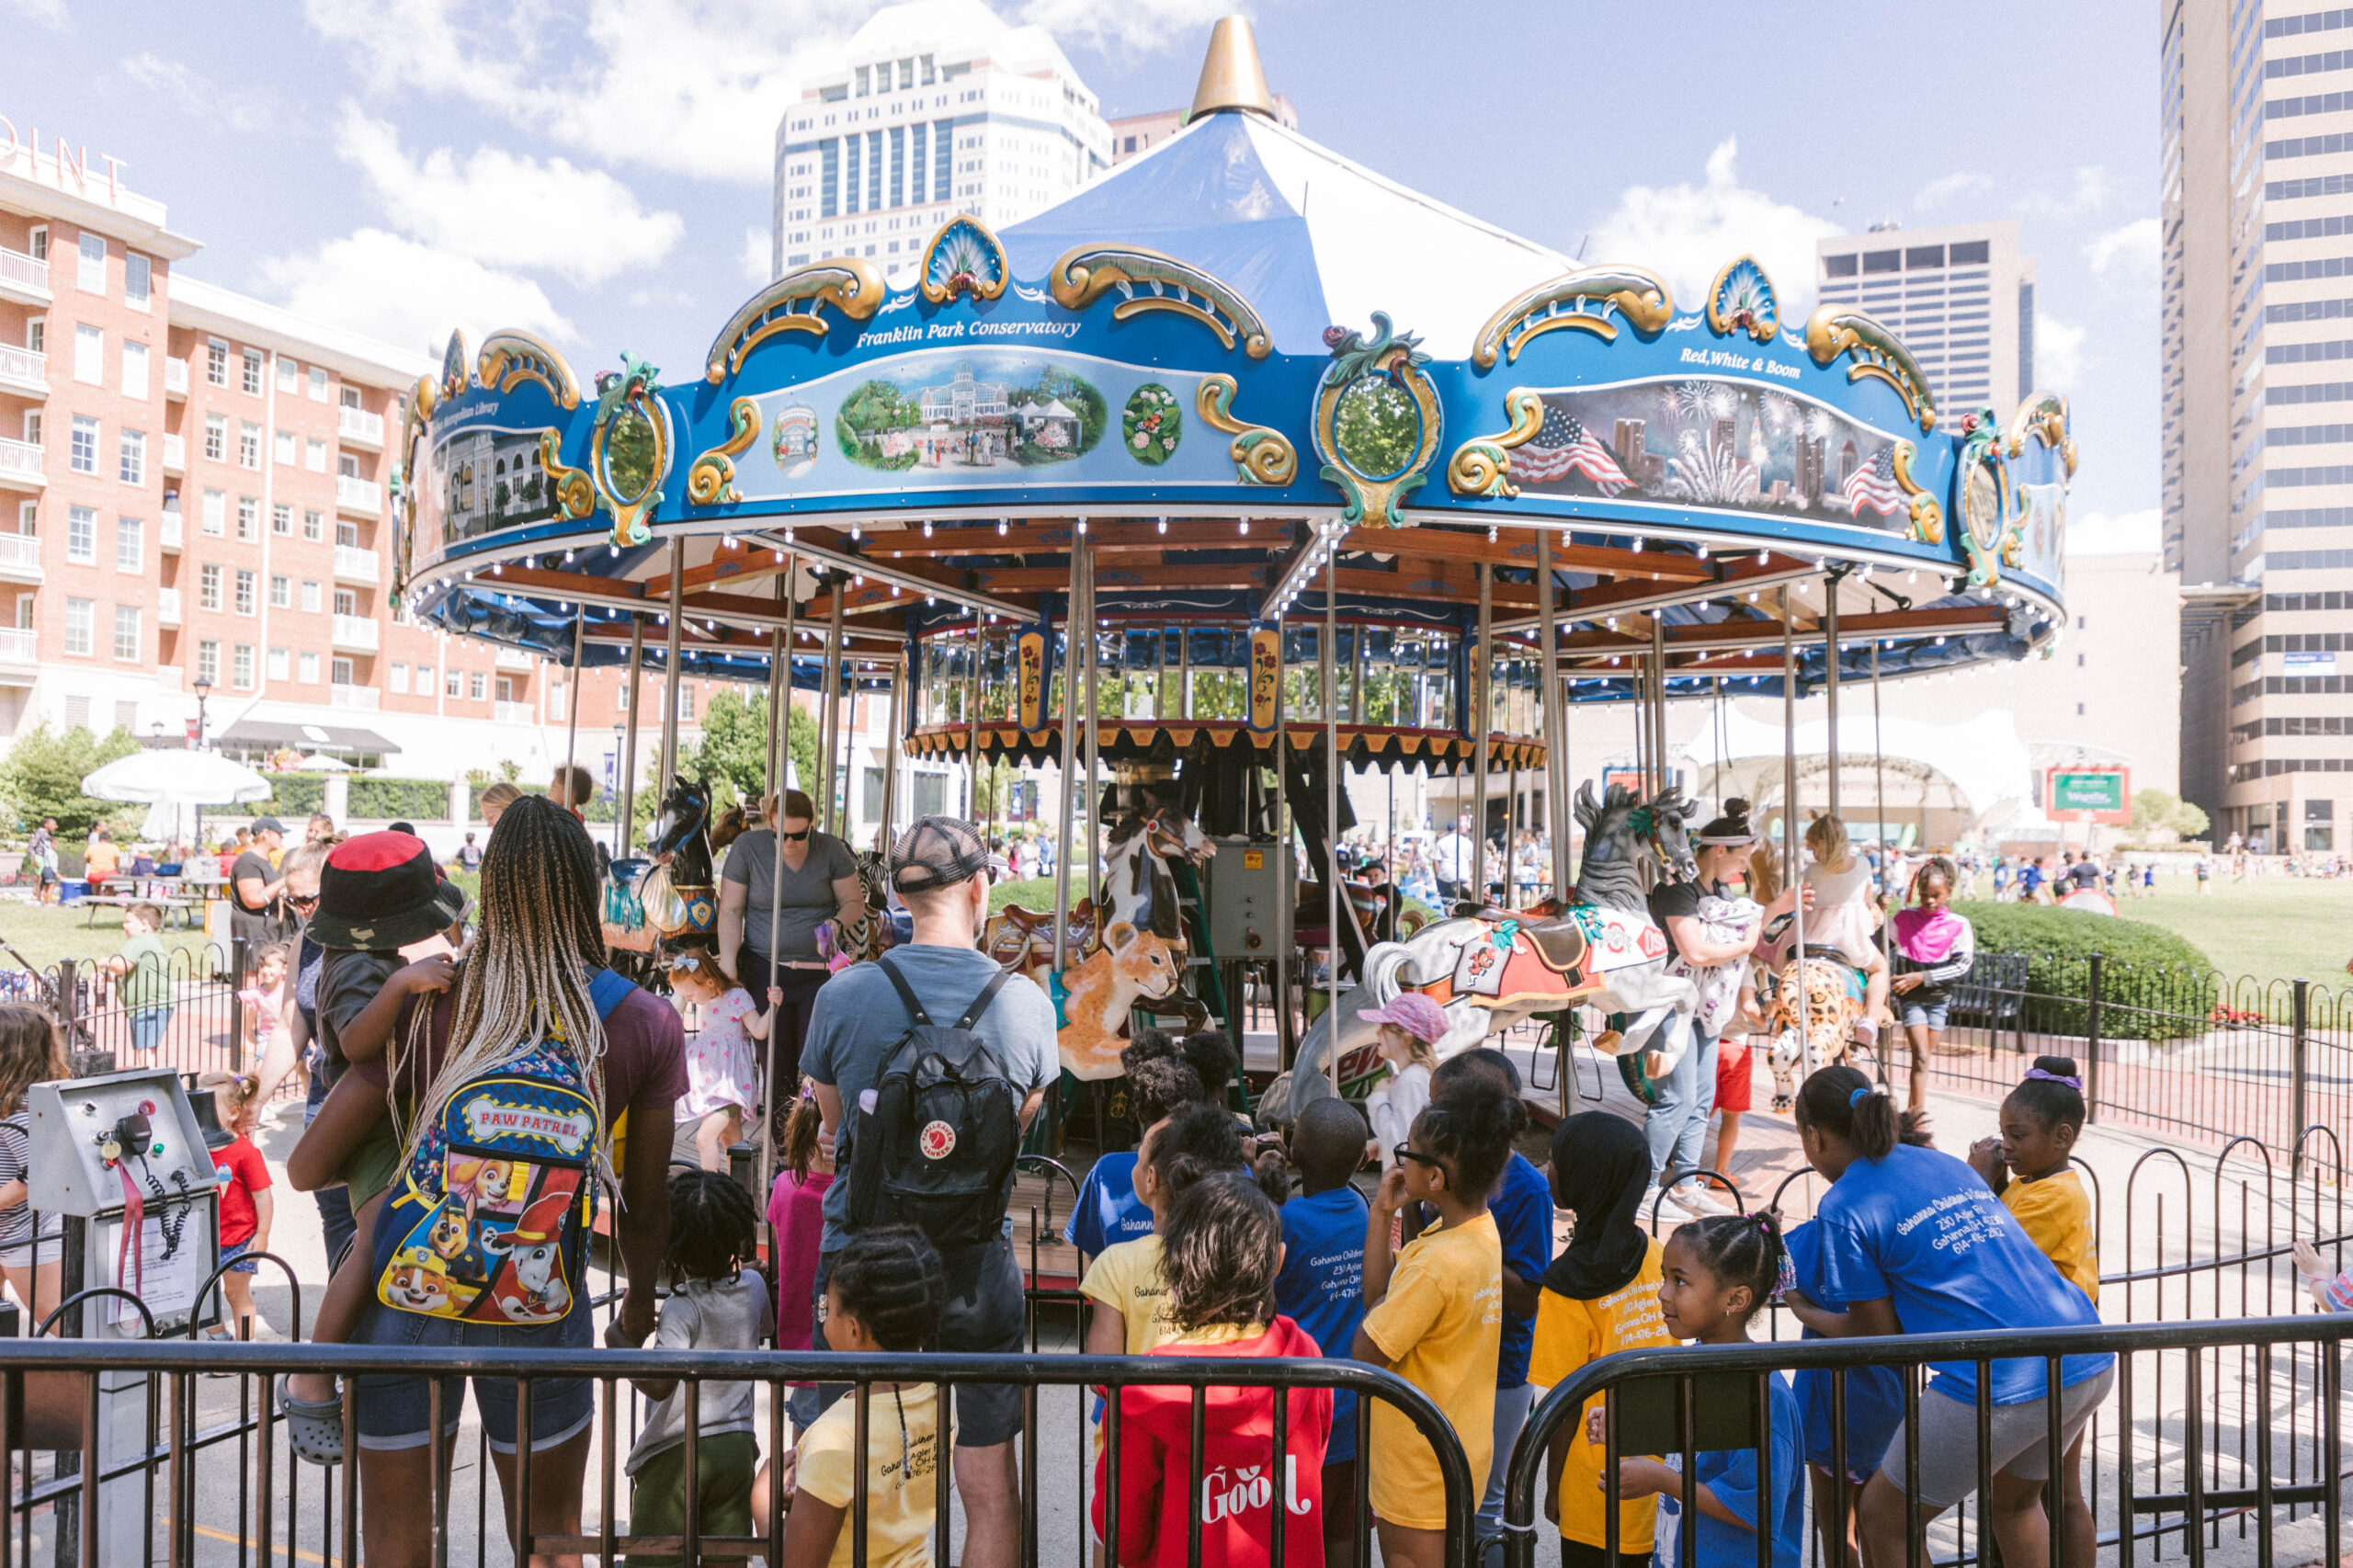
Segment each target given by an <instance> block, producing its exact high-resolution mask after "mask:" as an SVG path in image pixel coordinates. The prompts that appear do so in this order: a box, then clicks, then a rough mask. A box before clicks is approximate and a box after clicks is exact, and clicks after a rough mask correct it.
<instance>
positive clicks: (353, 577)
mask: <svg viewBox="0 0 2353 1568" xmlns="http://www.w3.org/2000/svg"><path fill="white" fill-rule="evenodd" d="M382 569H383V568H382V567H381V565H379V564H378V562H377V560H376V552H375V551H372V550H369V548H368V547H367V546H366V545H360V544H338V545H336V546H335V581H336V582H338V583H365V584H367V585H369V586H370V587H373V586H375V585H376V574H378V573H379V572H381V570H382Z"/></svg>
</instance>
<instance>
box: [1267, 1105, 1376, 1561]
mask: <svg viewBox="0 0 2353 1568" xmlns="http://www.w3.org/2000/svg"><path fill="white" fill-rule="evenodd" d="M1364 1137H1365V1123H1364V1118H1363V1117H1361V1116H1359V1115H1358V1113H1357V1112H1356V1111H1355V1110H1354V1109H1352V1108H1349V1106H1348V1105H1347V1104H1346V1103H1345V1102H1344V1101H1340V1100H1312V1101H1310V1102H1309V1103H1308V1105H1307V1107H1306V1108H1305V1109H1303V1110H1302V1111H1301V1112H1300V1113H1299V1120H1298V1122H1297V1124H1296V1125H1294V1126H1293V1127H1292V1128H1291V1134H1290V1163H1291V1165H1292V1167H1293V1168H1294V1169H1296V1170H1297V1171H1298V1172H1299V1176H1300V1192H1299V1196H1298V1197H1296V1198H1294V1199H1291V1200H1290V1202H1288V1203H1286V1204H1284V1205H1283V1267H1282V1272H1281V1273H1279V1274H1278V1275H1277V1276H1276V1277H1275V1306H1276V1309H1277V1310H1278V1311H1279V1312H1281V1313H1282V1314H1283V1315H1284V1316H1285V1317H1287V1318H1289V1319H1290V1320H1291V1321H1292V1322H1293V1323H1295V1324H1299V1326H1300V1327H1301V1329H1302V1330H1303V1331H1304V1332H1305V1333H1306V1334H1307V1335H1309V1336H1310V1337H1311V1338H1313V1340H1314V1341H1315V1343H1316V1344H1317V1345H1319V1346H1323V1349H1324V1355H1326V1356H1336V1357H1345V1356H1347V1353H1348V1347H1349V1346H1352V1345H1354V1344H1355V1343H1356V1337H1357V1324H1359V1323H1362V1322H1363V1321H1364V1231H1365V1221H1367V1220H1368V1219H1369V1218H1370V1213H1371V1210H1370V1205H1368V1204H1367V1203H1366V1202H1365V1197H1364V1194H1363V1193H1361V1192H1358V1190H1357V1189H1356V1188H1355V1187H1353V1186H1351V1185H1350V1184H1349V1181H1348V1178H1349V1177H1350V1176H1354V1175H1355V1174H1356V1171H1357V1167H1358V1166H1359V1165H1363V1164H1364ZM1356 1508H1357V1396H1356V1395H1354V1394H1352V1393H1349V1392H1346V1391H1344V1390H1338V1389H1336V1390H1334V1391H1333V1392H1332V1439H1331V1441H1330V1442H1329V1443H1328V1444H1327V1445H1325V1447H1324V1563H1325V1565H1326V1568H1350V1555H1351V1553H1352V1552H1353V1551H1354V1550H1355V1546H1356V1539H1357V1520H1356Z"/></svg>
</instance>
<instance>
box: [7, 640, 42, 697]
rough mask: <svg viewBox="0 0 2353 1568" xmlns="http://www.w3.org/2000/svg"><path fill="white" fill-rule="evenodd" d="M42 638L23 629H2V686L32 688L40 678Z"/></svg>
mask: <svg viewBox="0 0 2353 1568" xmlns="http://www.w3.org/2000/svg"><path fill="white" fill-rule="evenodd" d="M39 638H40V633H39V632H37V631H29V630H28V629H26V628H23V627H17V626H7V627H0V686H30V685H32V684H33V682H34V680H35V679H37V678H38V677H39V676H40V653H39V652H38V649H37V640H38V639H39Z"/></svg>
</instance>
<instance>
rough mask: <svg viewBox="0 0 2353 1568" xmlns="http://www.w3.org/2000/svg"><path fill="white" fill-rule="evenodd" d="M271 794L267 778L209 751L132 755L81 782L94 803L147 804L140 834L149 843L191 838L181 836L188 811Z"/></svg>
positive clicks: (267, 797) (183, 833)
mask: <svg viewBox="0 0 2353 1568" xmlns="http://www.w3.org/2000/svg"><path fill="white" fill-rule="evenodd" d="M270 792H271V787H270V782H269V780H268V779H267V778H263V777H262V776H261V775H260V774H258V773H256V772H255V771H254V770H253V769H252V768H250V767H246V766H245V765H244V763H242V762H232V761H230V760H229V759H228V758H227V757H225V756H222V755H221V754H220V753H219V752H212V751H166V750H161V749H158V750H154V751H136V752H133V753H131V755H130V756H125V757H118V758H116V759H115V760H114V761H112V762H109V763H108V764H107V765H106V766H105V767H101V768H99V769H98V770H97V771H96V772H95V773H88V774H85V775H84V776H83V778H82V793H84V794H85V795H88V796H90V797H92V798H93V799H95V800H100V801H145V802H147V804H148V806H149V807H150V808H151V809H150V810H149V811H148V812H147V821H146V822H145V823H144V824H142V826H141V828H140V833H141V835H142V836H143V837H147V838H153V839H169V838H192V837H193V836H194V835H193V834H191V833H186V832H183V818H184V815H185V812H186V811H187V808H189V807H201V806H227V805H236V804H240V803H243V802H244V801H267V800H268V799H269V797H270Z"/></svg>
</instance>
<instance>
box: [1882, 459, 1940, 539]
mask: <svg viewBox="0 0 2353 1568" xmlns="http://www.w3.org/2000/svg"><path fill="white" fill-rule="evenodd" d="M1916 455H1917V454H1916V453H1915V451H1914V450H1913V448H1912V443H1911V442H1909V441H1898V442H1896V443H1895V448H1894V449H1893V451H1892V452H1890V453H1889V454H1888V465H1889V469H1890V471H1891V472H1893V474H1894V476H1895V487H1896V488H1897V489H1898V490H1901V491H1902V492H1904V499H1905V500H1907V501H1908V502H1910V503H1911V515H1912V538H1913V539H1914V540H1916V541H1917V542H1919V543H1921V544H1942V543H1944V541H1945V509H1944V508H1943V507H1942V506H1938V504H1937V498H1936V497H1935V496H1933V495H1931V494H1928V493H1927V491H1925V490H1923V489H1921V488H1920V485H1919V482H1918V481H1916V480H1915V479H1914V478H1913V477H1912V460H1913V458H1914V457H1915V456H1916Z"/></svg>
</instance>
